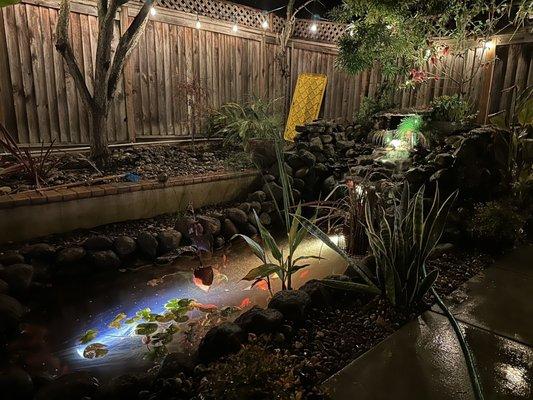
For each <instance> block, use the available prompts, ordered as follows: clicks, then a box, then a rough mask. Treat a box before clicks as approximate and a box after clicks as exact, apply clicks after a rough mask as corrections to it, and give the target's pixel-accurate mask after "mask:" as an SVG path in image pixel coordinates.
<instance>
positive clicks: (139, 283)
mask: <svg viewBox="0 0 533 400" xmlns="http://www.w3.org/2000/svg"><path fill="white" fill-rule="evenodd" d="M333 239H334V240H335V241H337V242H338V241H339V240H340V239H339V238H338V237H335V238H333ZM297 255H320V256H321V257H324V259H323V260H320V261H315V260H311V261H310V263H311V265H310V266H308V267H307V268H305V269H302V270H299V271H298V272H297V273H296V274H295V276H294V279H293V286H294V287H295V288H297V287H299V286H301V285H302V284H303V283H305V282H306V281H308V280H310V279H314V278H322V277H324V276H327V275H330V274H338V273H342V272H343V271H344V269H345V262H343V261H342V259H341V258H340V257H339V256H338V255H337V254H335V253H334V252H333V251H331V250H330V249H329V248H327V247H326V246H324V245H323V244H322V243H321V242H320V241H318V240H317V239H314V238H308V239H306V240H304V242H302V244H301V246H300V248H299V251H298V254H297ZM204 265H211V266H213V268H214V271H215V276H214V280H213V283H212V285H210V286H204V285H202V284H201V281H200V280H199V279H198V278H195V277H194V275H193V270H194V269H195V268H196V267H198V266H199V263H198V261H197V260H196V259H195V258H193V257H180V258H179V259H178V260H177V261H176V262H174V263H173V264H171V265H167V266H157V265H149V266H144V267H140V268H137V269H132V270H125V271H124V272H121V273H120V274H115V275H111V276H107V277H95V278H90V277H88V278H77V279H76V280H74V279H71V280H68V281H66V282H65V283H62V284H58V285H54V287H53V288H52V289H51V290H50V289H49V290H47V293H49V295H48V296H47V297H46V298H42V299H41V300H40V302H41V304H42V308H41V307H39V308H41V310H40V311H39V312H35V313H34V315H33V317H32V318H33V323H32V324H31V325H30V326H29V327H28V330H27V335H26V336H27V338H26V340H27V341H30V342H40V343H41V344H44V345H43V346H41V347H40V348H39V349H38V350H36V351H33V352H32V353H31V357H29V359H27V360H25V361H26V363H27V364H28V366H30V367H33V368H34V369H35V368H37V369H39V370H41V371H46V372H47V373H52V374H58V373H65V372H69V371H74V370H89V371H91V372H92V373H93V374H95V375H96V376H97V377H99V378H100V379H106V378H108V377H110V376H115V375H117V374H120V373H125V372H136V371H141V370H145V369H146V368H147V366H149V365H150V361H149V360H148V358H149V357H147V356H148V355H149V351H148V349H149V348H151V346H149V345H147V344H146V343H143V336H140V335H137V334H135V326H136V324H124V323H121V324H120V326H119V327H118V328H112V327H109V324H110V323H111V321H113V319H114V318H115V317H116V316H117V315H118V314H120V313H124V314H126V315H127V317H128V318H131V317H132V316H134V315H135V313H136V312H137V311H139V310H142V309H145V308H150V310H151V312H153V313H163V312H164V311H165V308H164V306H165V304H166V303H167V302H168V301H169V300H171V299H194V300H195V301H196V302H198V303H199V304H202V305H203V306H202V307H200V308H204V311H199V310H198V309H195V310H192V311H191V312H189V313H188V316H189V317H190V319H189V321H187V322H186V323H183V324H180V327H181V328H180V332H178V334H176V335H174V336H173V337H174V340H173V341H172V342H171V343H169V344H168V345H167V347H168V350H169V351H179V352H181V353H183V355H184V357H188V356H190V355H192V354H193V353H194V351H195V350H196V347H197V345H198V342H199V340H200V339H201V337H202V336H203V335H204V334H205V332H206V331H207V330H208V329H209V328H210V327H211V326H213V325H214V324H216V323H220V322H221V321H222V320H224V319H226V318H227V319H229V320H232V319H234V318H235V317H237V316H238V315H239V314H240V313H241V312H242V310H246V309H248V308H250V307H251V306H253V305H255V304H257V305H260V306H265V305H266V304H267V302H268V298H269V292H268V290H267V288H266V285H258V286H255V287H251V282H246V281H242V280H241V279H242V277H244V276H245V275H246V273H247V272H248V271H249V270H250V269H252V268H254V267H256V266H258V265H259V261H258V259H257V258H255V256H254V255H253V254H252V253H251V251H250V250H249V249H248V247H247V246H246V245H245V244H243V243H238V244H234V245H232V246H231V247H230V248H228V249H225V250H223V251H219V252H216V253H214V254H213V256H212V257H211V258H210V259H209V260H204ZM67 282H68V283H67ZM272 289H273V291H274V292H275V291H277V290H279V289H280V282H279V280H278V279H274V280H272ZM215 307H216V308H215ZM206 309H207V310H211V311H212V310H216V311H215V312H206ZM223 309H225V311H227V313H226V312H224V313H221V312H220V311H221V310H223ZM226 314H227V315H226ZM222 315H224V317H222ZM140 322H142V321H140ZM89 329H93V330H96V331H97V332H98V333H97V334H96V337H95V338H94V341H91V342H90V343H93V342H97V343H101V344H103V345H105V346H106V348H107V351H108V353H107V354H106V355H105V356H104V357H101V358H93V359H88V358H86V357H84V354H83V353H84V349H85V348H86V347H87V345H88V344H81V343H80V338H81V337H82V336H83V335H84V333H85V332H86V331H87V330H89ZM90 343H89V344H90Z"/></svg>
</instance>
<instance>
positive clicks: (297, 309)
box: [268, 290, 311, 322]
mask: <svg viewBox="0 0 533 400" xmlns="http://www.w3.org/2000/svg"><path fill="white" fill-rule="evenodd" d="M310 304H311V299H310V297H309V295H308V294H307V293H306V292H304V291H302V290H282V291H279V292H277V293H276V294H275V295H274V296H273V297H272V299H270V302H269V303H268V308H273V309H275V310H278V311H280V312H281V313H282V314H283V316H284V317H285V318H286V319H288V320H290V321H295V322H299V321H302V320H303V319H304V318H305V315H306V312H307V308H308V306H309V305H310Z"/></svg>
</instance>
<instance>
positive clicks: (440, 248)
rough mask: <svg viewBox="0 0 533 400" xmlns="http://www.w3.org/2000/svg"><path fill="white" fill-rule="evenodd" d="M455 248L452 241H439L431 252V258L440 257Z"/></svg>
mask: <svg viewBox="0 0 533 400" xmlns="http://www.w3.org/2000/svg"><path fill="white" fill-rule="evenodd" d="M454 249H455V246H454V245H453V244H452V243H439V244H438V245H436V246H435V248H434V249H433V251H432V252H431V254H430V258H439V257H440V256H442V255H443V254H446V253H449V252H451V251H453V250H454Z"/></svg>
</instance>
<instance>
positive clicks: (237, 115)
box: [209, 98, 281, 149]
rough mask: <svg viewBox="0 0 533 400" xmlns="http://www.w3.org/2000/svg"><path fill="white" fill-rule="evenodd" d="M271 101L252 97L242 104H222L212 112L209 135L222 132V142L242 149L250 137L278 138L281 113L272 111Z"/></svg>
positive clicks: (220, 134)
mask: <svg viewBox="0 0 533 400" xmlns="http://www.w3.org/2000/svg"><path fill="white" fill-rule="evenodd" d="M273 103H274V101H270V102H267V101H264V100H262V99H259V98H252V99H251V100H250V101H248V102H246V103H244V104H239V103H226V104H224V105H223V106H222V107H220V109H219V110H217V111H215V112H213V113H212V114H211V117H210V124H209V125H210V132H211V135H217V136H222V137H223V138H224V143H225V144H232V145H238V146H243V147H244V148H245V149H247V148H248V143H249V141H250V140H251V139H277V138H279V137H280V134H281V117H280V116H279V115H278V114H276V113H274V112H273Z"/></svg>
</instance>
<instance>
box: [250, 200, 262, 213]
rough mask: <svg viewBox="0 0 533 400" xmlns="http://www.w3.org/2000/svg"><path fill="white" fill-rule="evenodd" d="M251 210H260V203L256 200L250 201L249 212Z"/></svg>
mask: <svg viewBox="0 0 533 400" xmlns="http://www.w3.org/2000/svg"><path fill="white" fill-rule="evenodd" d="M252 211H255V212H260V211H261V203H259V202H258V201H252V202H250V212H252Z"/></svg>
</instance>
